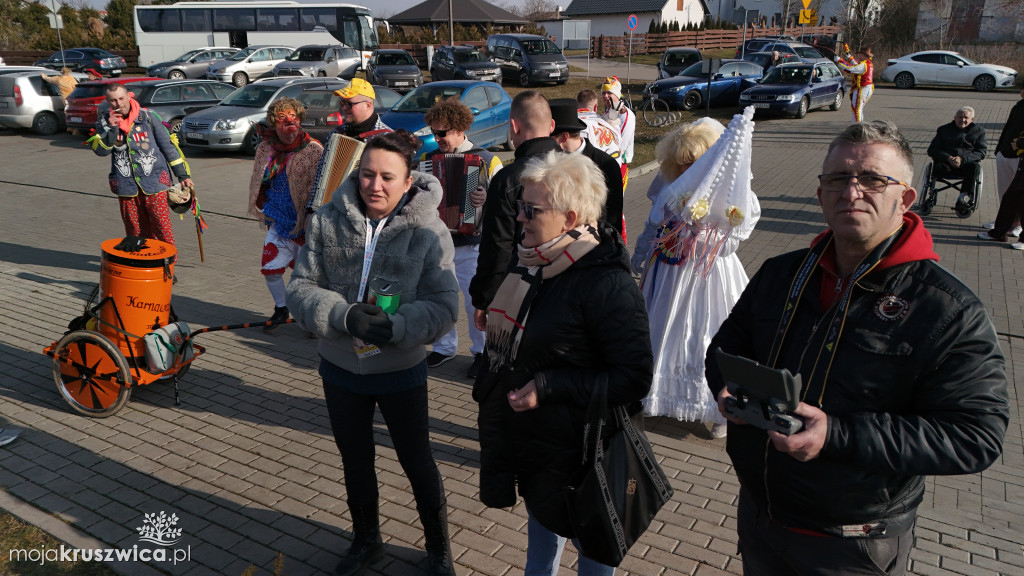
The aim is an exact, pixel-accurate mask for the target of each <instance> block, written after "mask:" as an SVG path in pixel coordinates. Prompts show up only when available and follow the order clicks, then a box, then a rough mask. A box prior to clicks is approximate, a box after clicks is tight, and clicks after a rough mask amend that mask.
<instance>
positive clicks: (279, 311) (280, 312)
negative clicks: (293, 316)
mask: <svg viewBox="0 0 1024 576" xmlns="http://www.w3.org/2000/svg"><path fill="white" fill-rule="evenodd" d="M287 319H288V307H287V306H274V314H273V315H272V316H271V317H270V318H267V321H268V322H282V321H284V320H287ZM280 326H281V325H280V324H267V325H266V326H264V327H263V331H264V332H267V333H270V332H273V331H275V330H277V329H278V328H279V327H280Z"/></svg>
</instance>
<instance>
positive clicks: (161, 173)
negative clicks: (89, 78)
mask: <svg viewBox="0 0 1024 576" xmlns="http://www.w3.org/2000/svg"><path fill="white" fill-rule="evenodd" d="M87 142H89V143H90V144H91V145H92V149H93V151H94V152H95V153H96V154H97V155H99V156H111V162H110V164H111V168H110V177H109V179H110V191H111V192H113V193H115V194H117V195H118V199H119V200H120V201H121V220H122V221H124V233H125V236H141V237H143V238H153V239H155V240H161V241H163V242H167V243H168V244H174V232H173V231H172V229H171V218H170V212H169V210H168V207H167V190H168V189H169V188H171V187H172V186H173V184H172V182H171V173H172V172H173V173H174V176H175V178H177V179H178V182H180V183H181V184H182V186H184V187H186V188H192V179H191V178H190V177H189V174H188V168H187V166H186V164H185V157H184V155H183V154H182V153H181V150H179V149H178V147H177V145H176V144H174V143H173V142H172V141H171V135H170V133H169V132H168V131H167V127H166V126H164V123H163V120H161V119H160V117H159V116H157V114H156V113H155V112H153V111H151V110H149V109H147V108H142V107H141V106H139V103H138V101H136V100H135V99H134V98H133V97H132V94H131V93H130V92H128V89H127V88H125V87H124V85H123V84H111V85H110V86H109V87H108V88H107V92H106V103H105V106H101V107H100V109H99V111H98V113H97V115H96V134H95V135H94V136H92V137H91V138H90V139H89V140H88V141H87Z"/></svg>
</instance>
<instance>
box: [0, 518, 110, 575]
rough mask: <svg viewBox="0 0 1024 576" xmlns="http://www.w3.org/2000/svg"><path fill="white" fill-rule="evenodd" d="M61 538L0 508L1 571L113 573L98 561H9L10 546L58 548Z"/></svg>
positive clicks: (15, 548)
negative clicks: (3, 552)
mask: <svg viewBox="0 0 1024 576" xmlns="http://www.w3.org/2000/svg"><path fill="white" fill-rule="evenodd" d="M61 544H63V543H62V542H61V541H60V540H57V539H56V538H54V537H52V536H50V535H49V534H47V533H46V532H44V531H42V530H40V529H39V528H36V527H35V526H33V525H31V524H26V523H24V522H22V521H21V520H20V519H18V518H17V517H16V516H14V515H13V514H8V513H7V512H4V511H0V550H7V551H8V552H7V553H6V554H0V574H3V575H5V576H116V574H117V572H114V571H113V570H111V569H110V568H109V567H107V565H106V564H103V563H101V562H52V563H51V562H46V563H45V564H40V563H39V562H38V561H36V562H29V561H26V560H22V561H11V559H10V552H9V551H11V550H33V549H35V550H39V549H41V548H44V547H45V548H46V549H48V550H52V549H55V548H58V549H59V548H60V546H61Z"/></svg>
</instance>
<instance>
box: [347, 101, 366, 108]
mask: <svg viewBox="0 0 1024 576" xmlns="http://www.w3.org/2000/svg"><path fill="white" fill-rule="evenodd" d="M366 102H369V100H356V101H355V102H353V101H351V100H342V101H341V107H342V108H351V107H353V106H355V105H356V104H363V103H366Z"/></svg>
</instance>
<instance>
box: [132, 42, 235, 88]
mask: <svg viewBox="0 0 1024 576" xmlns="http://www.w3.org/2000/svg"><path fill="white" fill-rule="evenodd" d="M235 52H238V48H217V47H213V46H208V47H206V48H197V49H195V50H189V51H188V52H185V53H184V54H182V55H181V56H178V57H177V58H175V59H174V60H171V61H170V62H161V63H159V64H153V65H152V66H150V67H149V69H147V70H146V76H150V77H153V78H169V79H171V80H183V79H185V78H202V77H203V76H205V75H206V70H207V68H209V67H210V64H212V63H214V62H216V61H217V60H223V59H225V58H227V57H228V56H231V55H232V54H234V53H235Z"/></svg>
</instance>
